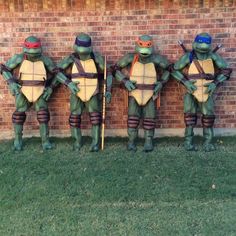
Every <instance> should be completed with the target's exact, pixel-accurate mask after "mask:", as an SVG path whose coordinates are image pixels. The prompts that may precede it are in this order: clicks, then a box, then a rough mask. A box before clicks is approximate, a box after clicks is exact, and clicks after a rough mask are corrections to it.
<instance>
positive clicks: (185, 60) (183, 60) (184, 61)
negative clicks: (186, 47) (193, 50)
mask: <svg viewBox="0 0 236 236" xmlns="http://www.w3.org/2000/svg"><path fill="white" fill-rule="evenodd" d="M189 63H190V52H187V53H185V54H184V55H183V56H182V57H180V59H179V60H178V61H177V62H175V64H174V69H175V70H182V69H184V68H185V67H186V66H187V65H188V64H189Z"/></svg>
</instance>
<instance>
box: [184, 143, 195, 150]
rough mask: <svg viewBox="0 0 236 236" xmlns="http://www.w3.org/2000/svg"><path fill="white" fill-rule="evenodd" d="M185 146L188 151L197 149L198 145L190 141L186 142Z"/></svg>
mask: <svg viewBox="0 0 236 236" xmlns="http://www.w3.org/2000/svg"><path fill="white" fill-rule="evenodd" d="M184 148H185V150H186V151H197V147H196V146H195V145H194V144H192V143H188V142H185V143H184Z"/></svg>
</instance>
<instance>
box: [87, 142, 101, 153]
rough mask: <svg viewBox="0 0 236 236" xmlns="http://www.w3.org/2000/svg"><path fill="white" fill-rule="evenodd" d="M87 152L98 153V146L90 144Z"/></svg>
mask: <svg viewBox="0 0 236 236" xmlns="http://www.w3.org/2000/svg"><path fill="white" fill-rule="evenodd" d="M89 151H90V152H98V151H99V146H98V145H93V144H92V145H91V147H90V150H89Z"/></svg>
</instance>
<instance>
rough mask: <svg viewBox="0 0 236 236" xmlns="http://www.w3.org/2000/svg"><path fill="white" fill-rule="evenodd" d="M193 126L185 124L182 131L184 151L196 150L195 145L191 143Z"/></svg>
mask: <svg viewBox="0 0 236 236" xmlns="http://www.w3.org/2000/svg"><path fill="white" fill-rule="evenodd" d="M193 136H194V132H193V126H187V127H186V128H185V132H184V137H185V139H184V148H185V150H186V151H197V148H196V146H195V145H194V144H193Z"/></svg>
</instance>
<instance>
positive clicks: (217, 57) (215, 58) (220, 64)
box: [211, 53, 228, 69]
mask: <svg viewBox="0 0 236 236" xmlns="http://www.w3.org/2000/svg"><path fill="white" fill-rule="evenodd" d="M211 58H212V60H213V61H214V63H215V65H216V66H217V67H218V68H220V69H223V68H227V67H228V63H227V62H226V61H225V60H224V59H223V58H222V57H221V56H220V55H218V54H216V53H212V55H211Z"/></svg>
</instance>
